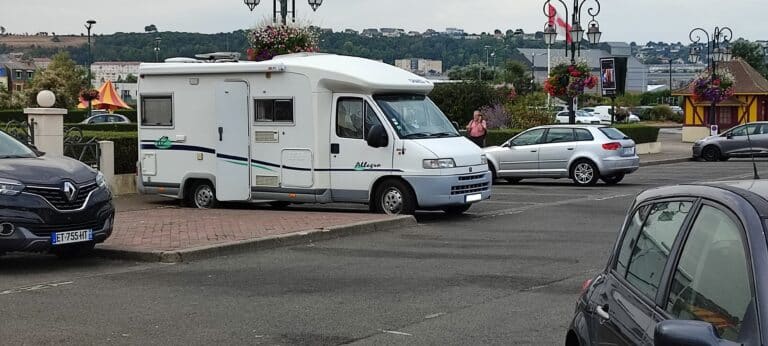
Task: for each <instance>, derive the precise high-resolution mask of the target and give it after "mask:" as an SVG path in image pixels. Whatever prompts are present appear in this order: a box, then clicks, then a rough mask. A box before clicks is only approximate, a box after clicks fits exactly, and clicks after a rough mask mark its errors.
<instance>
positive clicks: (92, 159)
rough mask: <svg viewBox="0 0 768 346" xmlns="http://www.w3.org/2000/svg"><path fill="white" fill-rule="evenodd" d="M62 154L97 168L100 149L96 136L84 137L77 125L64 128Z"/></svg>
mask: <svg viewBox="0 0 768 346" xmlns="http://www.w3.org/2000/svg"><path fill="white" fill-rule="evenodd" d="M64 156H68V157H71V158H73V159H76V160H78V161H80V162H83V163H85V164H86V165H88V166H91V167H92V168H94V169H99V162H100V159H101V149H100V147H99V142H98V141H97V140H96V138H90V139H86V138H85V137H84V136H83V130H81V129H79V128H77V127H69V128H64Z"/></svg>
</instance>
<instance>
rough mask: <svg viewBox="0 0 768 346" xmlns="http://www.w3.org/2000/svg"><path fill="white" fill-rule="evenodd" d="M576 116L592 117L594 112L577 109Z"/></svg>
mask: <svg viewBox="0 0 768 346" xmlns="http://www.w3.org/2000/svg"><path fill="white" fill-rule="evenodd" d="M576 116H577V117H591V116H592V114H590V113H587V112H585V111H576Z"/></svg>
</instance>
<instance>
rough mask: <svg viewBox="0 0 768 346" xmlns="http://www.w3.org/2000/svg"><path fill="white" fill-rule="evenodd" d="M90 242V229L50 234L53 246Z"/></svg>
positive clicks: (91, 233) (91, 238)
mask: <svg viewBox="0 0 768 346" xmlns="http://www.w3.org/2000/svg"><path fill="white" fill-rule="evenodd" d="M91 240H93V230H90V229H84V230H80V231H69V232H54V233H51V244H53V245H62V244H71V243H81V242H86V241H91Z"/></svg>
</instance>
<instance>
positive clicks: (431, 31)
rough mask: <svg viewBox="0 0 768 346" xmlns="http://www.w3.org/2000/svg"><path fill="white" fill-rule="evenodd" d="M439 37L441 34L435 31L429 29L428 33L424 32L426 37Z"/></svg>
mask: <svg viewBox="0 0 768 346" xmlns="http://www.w3.org/2000/svg"><path fill="white" fill-rule="evenodd" d="M437 35H440V33H439V32H437V31H435V30H433V29H427V31H424V34H423V35H422V36H424V37H435V36H437Z"/></svg>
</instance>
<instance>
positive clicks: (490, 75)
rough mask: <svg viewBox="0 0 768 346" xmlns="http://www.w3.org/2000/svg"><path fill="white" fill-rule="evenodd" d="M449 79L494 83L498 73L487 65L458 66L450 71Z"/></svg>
mask: <svg viewBox="0 0 768 346" xmlns="http://www.w3.org/2000/svg"><path fill="white" fill-rule="evenodd" d="M447 73H448V78H450V79H451V80H463V81H477V80H481V81H485V82H489V81H493V80H495V79H496V71H495V70H494V69H493V68H492V67H490V66H486V65H482V64H472V65H469V66H462V67H459V66H456V67H454V68H452V69H450V70H448V72H447Z"/></svg>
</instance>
